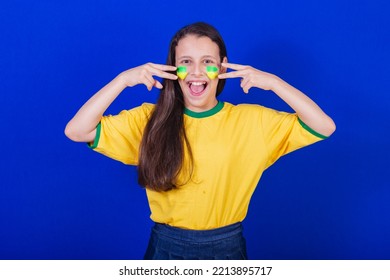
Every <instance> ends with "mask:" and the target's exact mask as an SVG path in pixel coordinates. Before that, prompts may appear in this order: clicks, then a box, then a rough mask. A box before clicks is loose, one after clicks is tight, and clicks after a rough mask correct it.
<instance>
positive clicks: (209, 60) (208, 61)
mask: <svg viewBox="0 0 390 280" xmlns="http://www.w3.org/2000/svg"><path fill="white" fill-rule="evenodd" d="M204 63H205V64H212V63H214V61H212V60H211V59H205V60H204Z"/></svg>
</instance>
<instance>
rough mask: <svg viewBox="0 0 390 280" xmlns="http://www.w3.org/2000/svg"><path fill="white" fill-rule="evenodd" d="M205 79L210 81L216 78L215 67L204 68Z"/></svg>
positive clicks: (216, 69) (216, 71)
mask: <svg viewBox="0 0 390 280" xmlns="http://www.w3.org/2000/svg"><path fill="white" fill-rule="evenodd" d="M206 72H207V77H209V78H210V79H211V80H214V79H215V78H217V77H218V68H217V67H215V66H207V67H206Z"/></svg>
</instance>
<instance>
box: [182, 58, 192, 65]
mask: <svg viewBox="0 0 390 280" xmlns="http://www.w3.org/2000/svg"><path fill="white" fill-rule="evenodd" d="M190 62H191V61H190V60H189V59H184V60H182V61H181V63H182V64H189V63H190Z"/></svg>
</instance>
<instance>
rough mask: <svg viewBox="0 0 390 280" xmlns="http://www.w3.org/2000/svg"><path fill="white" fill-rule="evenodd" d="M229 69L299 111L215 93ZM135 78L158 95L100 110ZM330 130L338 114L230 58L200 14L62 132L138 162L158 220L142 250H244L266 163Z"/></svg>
mask: <svg viewBox="0 0 390 280" xmlns="http://www.w3.org/2000/svg"><path fill="white" fill-rule="evenodd" d="M227 69H232V70H233V71H231V72H227ZM210 70H211V71H210ZM178 76H180V78H179V77H178ZM154 77H160V78H163V82H162V84H161V83H160V82H159V81H158V80H156V79H155V78H154ZM229 78H241V87H242V89H243V91H244V92H245V93H248V91H249V89H250V88H252V87H257V88H261V89H264V90H272V91H273V92H274V93H275V94H277V95H278V96H279V97H280V98H282V99H283V100H284V101H285V102H286V103H287V104H288V105H289V106H290V107H291V108H292V109H293V110H294V111H295V112H296V113H294V114H289V113H284V112H278V111H275V110H272V109H269V108H265V107H262V106H260V105H249V104H241V105H237V106H235V105H232V104H230V103H227V102H222V101H219V100H218V99H217V96H218V95H219V94H220V93H221V92H222V90H223V87H224V84H225V79H229ZM138 84H144V85H145V86H146V87H147V88H148V90H151V89H152V88H153V87H156V88H158V89H161V93H160V96H159V99H158V101H157V104H156V105H153V104H143V105H142V106H140V107H137V108H133V109H131V110H126V111H122V112H121V113H120V114H118V115H116V116H111V115H109V116H103V113H104V112H105V111H106V109H107V108H108V106H109V105H110V104H111V103H112V102H113V101H114V100H115V98H116V97H117V96H118V95H119V94H120V93H121V92H122V91H123V89H125V88H126V87H133V86H135V85H138ZM334 130H335V124H334V122H333V121H332V119H331V118H329V117H328V116H327V115H326V114H325V113H324V112H323V111H322V110H321V109H320V108H319V107H318V106H317V105H316V104H315V103H314V102H313V101H312V100H311V99H310V98H308V97H307V96H306V95H304V94H303V93H302V92H300V91H299V90H297V89H296V88H294V87H292V86H291V85H289V84H287V83H286V82H284V81H283V80H281V79H280V78H278V77H277V76H275V75H272V74H270V73H266V72H262V71H260V70H257V69H255V68H253V67H250V66H243V65H238V64H232V63H228V60H227V52H226V48H225V44H224V42H223V40H222V38H221V36H220V34H219V33H218V31H217V30H216V29H215V28H214V27H212V26H210V25H208V24H206V23H195V24H191V25H188V26H186V27H184V28H182V29H180V30H179V31H178V32H177V33H176V34H175V35H174V37H173V39H172V41H171V43H170V49H169V54H168V59H167V63H166V65H160V64H154V63H147V64H144V65H141V66H138V67H135V68H132V69H130V70H127V71H124V72H123V73H120V74H119V75H118V76H117V77H116V78H115V79H113V80H112V81H111V82H110V83H108V84H107V85H106V86H105V87H103V88H102V89H101V90H100V91H99V92H97V93H96V94H95V95H94V96H93V97H92V98H91V99H90V100H88V102H86V103H85V104H84V106H82V108H81V109H80V110H79V111H78V112H77V114H76V115H75V116H74V117H73V119H72V120H71V121H70V122H69V123H68V125H67V127H66V130H65V134H66V135H67V136H68V137H69V138H70V139H72V140H74V141H77V142H88V143H89V144H90V147H91V148H92V149H93V150H95V151H97V152H99V153H102V154H104V155H106V156H108V157H111V158H113V159H115V160H119V161H121V162H123V163H125V164H131V165H137V166H138V178H139V181H138V182H139V184H140V185H141V186H143V187H145V188H146V193H147V197H148V201H149V205H150V209H151V219H152V220H153V221H154V222H155V225H154V226H153V229H152V233H151V237H150V241H149V245H148V248H147V250H146V253H145V256H144V258H145V259H247V253H246V245H245V239H244V237H243V234H242V226H241V222H242V221H243V219H244V218H245V216H246V213H247V209H248V205H249V201H250V198H251V196H252V194H253V192H254V190H255V187H256V185H257V183H258V181H259V180H260V177H261V174H262V173H263V171H264V170H265V169H266V168H268V167H269V166H270V165H272V164H273V163H274V162H275V161H276V160H277V159H278V158H279V157H281V156H283V155H285V154H287V153H289V152H291V151H294V150H296V149H299V148H301V147H304V146H307V145H310V144H312V143H314V142H317V141H319V140H321V139H325V138H327V137H328V136H330V135H331V134H332V133H333V132H334Z"/></svg>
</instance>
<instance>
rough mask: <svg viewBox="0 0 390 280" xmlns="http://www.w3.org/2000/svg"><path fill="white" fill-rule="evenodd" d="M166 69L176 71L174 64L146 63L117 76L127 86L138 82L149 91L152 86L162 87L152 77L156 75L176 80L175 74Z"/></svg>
mask: <svg viewBox="0 0 390 280" xmlns="http://www.w3.org/2000/svg"><path fill="white" fill-rule="evenodd" d="M167 71H176V66H171V65H163V64H155V63H146V64H144V65H141V66H138V67H134V68H131V69H129V70H126V71H124V72H122V73H121V74H119V78H120V79H121V80H122V81H123V82H124V83H125V85H126V86H127V87H133V86H135V85H138V84H144V85H145V86H146V87H147V88H148V90H149V91H151V90H152V88H153V87H156V88H158V89H162V88H163V86H162V84H161V83H160V82H159V81H158V80H156V79H154V78H153V76H157V77H160V78H164V79H169V80H176V79H177V76H176V75H174V74H171V73H168V72H167Z"/></svg>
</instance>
